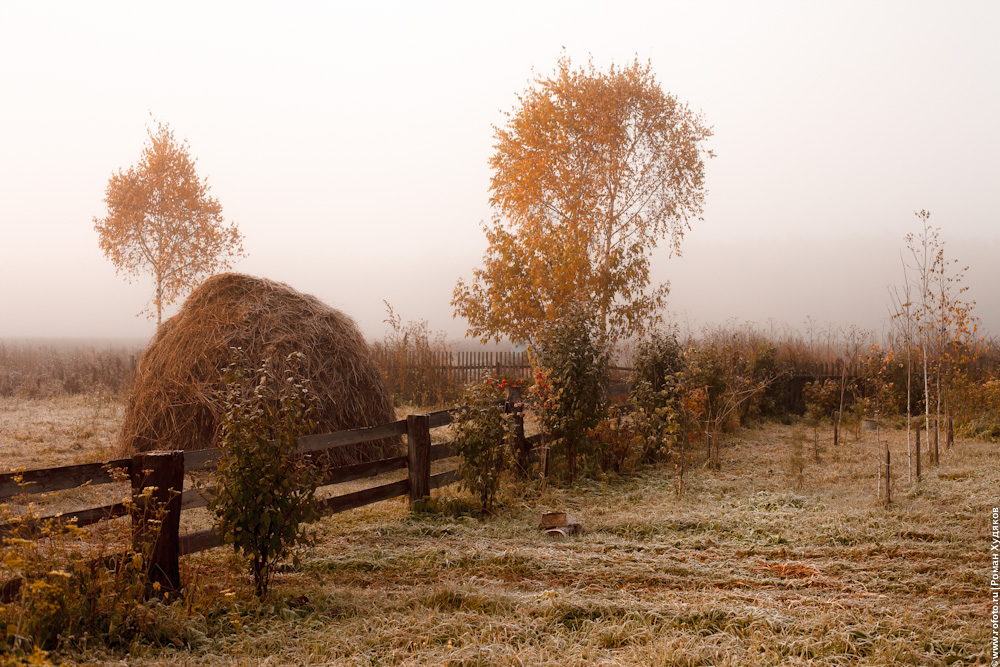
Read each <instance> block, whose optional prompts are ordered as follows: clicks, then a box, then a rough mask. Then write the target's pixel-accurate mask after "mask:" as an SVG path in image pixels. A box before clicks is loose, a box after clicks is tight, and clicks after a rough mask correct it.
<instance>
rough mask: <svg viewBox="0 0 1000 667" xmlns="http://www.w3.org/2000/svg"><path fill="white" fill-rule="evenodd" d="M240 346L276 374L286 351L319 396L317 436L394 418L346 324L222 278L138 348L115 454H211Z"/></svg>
mask: <svg viewBox="0 0 1000 667" xmlns="http://www.w3.org/2000/svg"><path fill="white" fill-rule="evenodd" d="M232 348H242V349H243V351H244V352H245V354H246V356H247V358H248V359H249V362H250V363H252V364H255V365H259V364H260V363H261V361H262V360H263V359H264V358H266V357H270V358H272V359H273V360H274V362H275V368H276V371H277V372H278V373H279V374H280V373H281V372H282V369H283V361H284V359H285V357H286V356H287V355H288V354H289V353H291V352H302V353H304V354H305V362H304V364H303V366H302V373H303V374H304V375H305V376H306V377H307V378H309V380H310V381H311V382H312V388H313V390H314V391H315V392H316V393H317V394H318V395H319V396H320V406H319V409H318V410H317V412H316V414H315V419H316V421H317V427H316V432H317V433H325V432H331V431H339V430H345V429H352V428H360V427H364V426H375V425H378V424H384V423H387V422H390V421H393V420H394V419H395V411H394V409H393V404H392V397H391V396H390V394H389V392H388V391H387V390H386V388H385V384H384V382H383V380H382V376H381V374H380V373H379V370H378V368H377V367H376V365H375V362H374V361H373V360H372V358H371V355H370V353H369V349H368V345H367V344H366V343H365V341H364V339H363V338H362V336H361V333H360V332H359V331H358V328H357V326H356V325H355V323H354V321H353V320H351V318H349V317H348V316H346V315H344V314H343V313H341V312H339V311H337V310H334V309H332V308H330V307H329V306H326V305H325V304H323V303H322V302H321V301H319V300H318V299H317V298H315V297H313V296H311V295H308V294H302V293H300V292H296V291H295V290H293V289H292V288H290V287H288V286H287V285H284V284H282V283H277V282H272V281H270V280H265V279H262V278H252V277H250V276H244V275H240V274H233V273H227V274H222V275H218V276H213V277H212V278H209V279H208V280H206V281H205V282H204V283H203V284H202V285H201V286H200V287H198V288H197V289H196V290H195V291H194V292H192V293H191V295H190V296H189V297H188V299H187V301H186V302H185V303H184V306H183V308H181V310H180V312H179V313H178V314H177V315H175V316H174V317H172V318H171V319H169V320H168V321H167V322H165V323H164V324H163V325H162V326H161V327H160V329H159V331H158V333H157V335H156V338H155V339H154V341H153V342H152V343H151V344H150V346H149V347H148V348H147V349H146V352H145V354H144V355H143V357H142V359H141V361H140V362H139V369H138V372H137V374H136V379H135V383H134V386H133V388H132V391H131V392H130V393H129V394H128V398H127V403H126V409H125V418H124V421H123V423H122V432H121V451H122V452H123V454H124V455H128V454H131V453H134V452H137V451H147V450H150V449H187V450H191V449H202V448H206V447H210V446H212V445H213V443H214V442H215V440H216V437H217V435H218V431H219V424H220V416H221V414H222V412H223V405H222V400H223V395H222V394H223V389H224V386H225V383H224V379H223V376H224V374H225V370H226V368H227V366H228V365H229V364H230V363H231V362H232V361H234V358H233V355H232ZM397 447H398V441H397V440H396V439H389V440H386V441H383V442H379V443H370V444H367V445H365V447H364V448H363V450H362V449H360V448H358V449H356V450H355V449H354V448H351V449H352V451H351V452H347V451H343V452H342V461H348V460H359V459H364V458H379V456H381V455H385V454H388V453H389V452H391V451H395V450H396V449H397Z"/></svg>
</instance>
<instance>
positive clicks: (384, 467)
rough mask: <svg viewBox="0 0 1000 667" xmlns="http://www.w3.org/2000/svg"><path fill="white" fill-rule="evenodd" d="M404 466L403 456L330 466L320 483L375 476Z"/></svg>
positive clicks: (339, 482)
mask: <svg viewBox="0 0 1000 667" xmlns="http://www.w3.org/2000/svg"><path fill="white" fill-rule="evenodd" d="M405 467H406V457H405V456H394V457H392V458H390V459H379V460H378V461H367V462H365V463H354V464H352V465H346V466H338V467H336V468H330V469H329V470H328V471H327V472H326V475H325V476H324V477H323V482H322V484H321V485H323V486H325V485H327V484H341V483H343V482H350V481H353V480H355V479H363V478H365V477H375V476H376V475H381V474H382V473H386V472H390V471H392V470H400V469H402V468H405Z"/></svg>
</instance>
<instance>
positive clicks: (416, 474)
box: [406, 415, 431, 509]
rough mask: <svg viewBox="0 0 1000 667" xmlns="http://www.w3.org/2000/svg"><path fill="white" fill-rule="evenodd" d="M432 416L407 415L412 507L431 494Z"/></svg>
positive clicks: (408, 462) (407, 446)
mask: <svg viewBox="0 0 1000 667" xmlns="http://www.w3.org/2000/svg"><path fill="white" fill-rule="evenodd" d="M430 420H431V418H430V415H407V417H406V450H407V466H408V468H409V478H410V508H411V509H412V508H413V503H415V502H417V501H419V500H422V499H423V498H426V497H427V496H429V495H430V494H431V422H430Z"/></svg>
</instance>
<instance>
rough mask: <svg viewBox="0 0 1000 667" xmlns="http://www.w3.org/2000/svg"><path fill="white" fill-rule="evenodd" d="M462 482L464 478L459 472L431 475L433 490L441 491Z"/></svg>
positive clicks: (450, 471) (451, 471)
mask: <svg viewBox="0 0 1000 667" xmlns="http://www.w3.org/2000/svg"><path fill="white" fill-rule="evenodd" d="M460 481H462V476H461V475H460V474H459V473H458V471H457V470H446V471H445V472H439V473H437V474H436V475H431V488H432V489H439V488H441V487H442V486H447V485H449V484H454V483H455V482H460Z"/></svg>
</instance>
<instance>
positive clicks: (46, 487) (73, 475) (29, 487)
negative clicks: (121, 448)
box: [0, 459, 132, 500]
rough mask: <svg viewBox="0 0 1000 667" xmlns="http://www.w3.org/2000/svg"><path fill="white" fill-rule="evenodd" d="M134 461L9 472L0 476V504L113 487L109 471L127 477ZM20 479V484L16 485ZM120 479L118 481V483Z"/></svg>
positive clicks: (114, 461) (121, 460) (112, 479)
mask: <svg viewBox="0 0 1000 667" xmlns="http://www.w3.org/2000/svg"><path fill="white" fill-rule="evenodd" d="M131 465H132V459H115V460H113V461H106V462H103V463H83V464H80V465H73V466H60V467H58V468H38V469H35V470H25V471H22V472H9V473H4V474H3V475H0V500H4V499H6V498H10V497H12V496H17V495H20V494H22V493H27V494H34V493H48V492H50V491H63V490H65V489H75V488H76V487H78V486H83V485H84V484H91V485H94V486H96V485H99V484H110V483H111V482H114V481H116V480H115V479H114V477H112V475H111V473H110V472H109V471H110V470H113V469H120V470H123V471H125V472H126V473H127V472H128V470H129V466H131ZM18 477H20V480H21V482H20V484H19V483H17V482H16V481H15V479H17V478H18ZM120 480H121V477H119V478H118V481H120Z"/></svg>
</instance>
